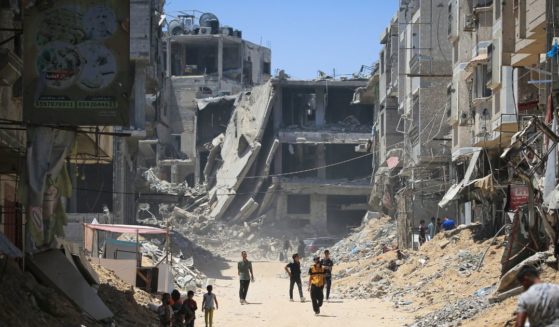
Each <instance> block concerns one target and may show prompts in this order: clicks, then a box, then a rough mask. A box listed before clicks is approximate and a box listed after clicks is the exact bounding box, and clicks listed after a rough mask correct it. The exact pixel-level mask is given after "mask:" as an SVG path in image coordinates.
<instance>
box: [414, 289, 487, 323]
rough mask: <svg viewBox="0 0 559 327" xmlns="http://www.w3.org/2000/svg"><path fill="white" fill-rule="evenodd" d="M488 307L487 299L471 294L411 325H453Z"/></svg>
mask: <svg viewBox="0 0 559 327" xmlns="http://www.w3.org/2000/svg"><path fill="white" fill-rule="evenodd" d="M487 307H488V303H487V300H486V299H484V298H479V297H476V296H471V297H468V298H465V299H462V300H458V301H456V302H454V303H449V304H448V305H446V306H444V307H442V308H441V309H439V310H437V311H435V312H432V313H430V314H428V315H426V316H424V317H422V318H421V319H419V320H418V321H416V322H415V323H414V324H413V325H412V326H411V327H455V326H461V325H462V321H463V320H466V319H469V318H471V317H473V316H475V315H476V314H478V313H479V312H481V311H482V310H484V309H485V308H487Z"/></svg>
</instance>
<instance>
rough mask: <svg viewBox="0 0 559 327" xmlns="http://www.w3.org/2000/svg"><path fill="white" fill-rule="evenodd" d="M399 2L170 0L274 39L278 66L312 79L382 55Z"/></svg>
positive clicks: (255, 38)
mask: <svg viewBox="0 0 559 327" xmlns="http://www.w3.org/2000/svg"><path fill="white" fill-rule="evenodd" d="M397 7H398V1H397V0H341V1H340V0H298V1H296V0H269V1H262V0H238V1H234V0H206V1H185V0H167V5H166V11H167V14H168V15H177V14H178V11H180V10H192V9H196V10H200V11H203V12H212V13H214V14H215V15H217V17H218V18H219V21H220V23H221V25H228V26H231V27H233V28H236V29H240V30H242V31H243V38H244V39H246V40H249V41H251V42H254V43H257V44H258V43H260V42H262V45H265V46H267V45H271V48H272V72H275V70H276V69H277V68H279V69H284V70H285V71H286V72H287V73H288V74H290V75H291V76H292V77H294V78H305V79H306V78H314V77H316V75H317V71H318V70H322V71H324V72H326V73H328V74H332V69H334V68H335V69H336V74H337V75H339V74H351V73H355V72H357V71H358V70H359V68H360V67H361V65H367V66H370V65H371V64H372V63H373V62H374V61H377V59H378V52H379V49H380V45H379V39H380V34H381V32H382V31H383V30H384V28H385V27H386V26H387V25H388V23H389V22H390V19H391V18H392V16H393V15H394V14H395V13H396V9H397ZM168 19H170V18H168Z"/></svg>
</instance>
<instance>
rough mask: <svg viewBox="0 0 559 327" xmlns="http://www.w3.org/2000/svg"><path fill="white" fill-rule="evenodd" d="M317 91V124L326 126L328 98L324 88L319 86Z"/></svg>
mask: <svg viewBox="0 0 559 327" xmlns="http://www.w3.org/2000/svg"><path fill="white" fill-rule="evenodd" d="M315 92H316V121H315V123H316V126H324V124H325V123H326V100H325V98H324V88H323V87H321V86H319V87H317V88H316V90H315Z"/></svg>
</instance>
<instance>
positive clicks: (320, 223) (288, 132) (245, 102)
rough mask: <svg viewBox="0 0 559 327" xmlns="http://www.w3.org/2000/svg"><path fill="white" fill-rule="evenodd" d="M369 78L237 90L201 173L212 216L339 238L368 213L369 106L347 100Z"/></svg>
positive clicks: (281, 80) (277, 81)
mask: <svg viewBox="0 0 559 327" xmlns="http://www.w3.org/2000/svg"><path fill="white" fill-rule="evenodd" d="M366 85H367V81H366V80H333V79H326V80H315V81H301V80H290V79H286V78H285V77H279V78H276V79H273V80H272V81H271V82H269V83H267V84H265V85H263V86H259V87H255V88H253V89H252V90H251V91H250V92H244V93H241V95H240V96H239V99H237V104H236V106H235V110H234V111H233V115H232V117H231V119H230V121H229V125H228V127H227V130H226V131H225V134H224V135H220V136H218V137H217V138H216V139H214V142H213V149H212V151H211V152H210V160H208V163H207V165H206V169H205V172H206V174H207V176H206V178H207V180H208V188H209V189H210V208H211V211H210V216H211V217H213V218H217V219H219V218H221V219H225V220H230V221H233V222H239V221H244V220H249V219H256V218H263V219H271V220H275V221H281V222H283V223H286V224H289V225H291V226H306V225H309V226H311V228H313V229H314V230H315V231H317V232H319V233H344V232H345V231H346V230H347V228H348V227H351V226H357V225H359V224H360V222H361V219H362V218H363V216H364V214H365V213H366V211H367V201H368V195H369V194H370V176H371V153H370V152H369V149H370V142H371V128H372V121H373V109H372V106H370V105H363V104H355V103H352V100H353V94H354V92H355V89H357V88H359V87H364V86H366Z"/></svg>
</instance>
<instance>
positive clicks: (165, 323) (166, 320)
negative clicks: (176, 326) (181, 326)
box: [157, 293, 173, 327]
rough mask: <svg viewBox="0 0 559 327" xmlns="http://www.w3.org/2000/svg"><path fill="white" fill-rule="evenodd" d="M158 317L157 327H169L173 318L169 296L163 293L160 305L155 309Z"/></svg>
mask: <svg viewBox="0 0 559 327" xmlns="http://www.w3.org/2000/svg"><path fill="white" fill-rule="evenodd" d="M157 315H158V316H159V326H161V327H170V326H171V322H172V321H171V320H172V317H173V308H172V307H171V294H169V293H165V294H163V295H162V297H161V305H160V306H159V308H158V309H157Z"/></svg>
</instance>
